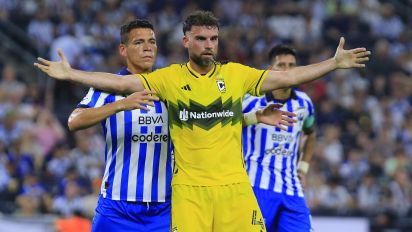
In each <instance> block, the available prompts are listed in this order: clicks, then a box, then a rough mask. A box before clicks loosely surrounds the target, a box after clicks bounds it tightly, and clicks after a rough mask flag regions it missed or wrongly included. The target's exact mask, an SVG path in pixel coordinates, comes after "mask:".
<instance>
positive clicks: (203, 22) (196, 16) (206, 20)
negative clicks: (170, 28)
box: [183, 10, 219, 34]
mask: <svg viewBox="0 0 412 232" xmlns="http://www.w3.org/2000/svg"><path fill="white" fill-rule="evenodd" d="M192 26H214V27H217V29H219V21H218V19H217V18H216V17H215V16H214V15H213V13H212V12H210V11H201V10H199V11H195V12H194V13H193V14H190V15H189V16H188V17H187V18H186V20H185V21H184V22H183V34H186V32H187V31H190V30H191V29H192Z"/></svg>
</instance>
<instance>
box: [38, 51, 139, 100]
mask: <svg viewBox="0 0 412 232" xmlns="http://www.w3.org/2000/svg"><path fill="white" fill-rule="evenodd" d="M57 53H58V54H59V56H60V59H61V60H60V61H49V60H46V59H43V58H41V57H39V58H37V60H38V61H39V63H34V66H35V67H37V68H38V69H40V70H41V71H43V72H44V73H46V74H47V75H49V76H50V77H53V78H55V79H58V80H66V81H73V82H76V83H79V84H82V85H86V86H90V87H93V88H95V89H101V90H104V91H106V92H111V93H126V94H130V93H133V92H137V91H142V90H143V89H144V86H143V84H142V82H141V81H140V78H136V76H134V75H126V76H122V78H119V77H117V75H115V74H110V73H102V72H85V71H80V70H75V69H73V68H71V67H70V64H69V62H68V61H67V59H66V57H65V56H64V54H63V52H62V51H61V50H60V49H58V50H57Z"/></svg>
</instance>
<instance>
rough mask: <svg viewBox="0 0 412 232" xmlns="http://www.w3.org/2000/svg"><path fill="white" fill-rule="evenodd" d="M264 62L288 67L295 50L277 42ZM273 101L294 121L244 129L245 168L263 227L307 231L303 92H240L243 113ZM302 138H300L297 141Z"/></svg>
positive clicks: (307, 131) (308, 146)
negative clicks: (284, 125)
mask: <svg viewBox="0 0 412 232" xmlns="http://www.w3.org/2000/svg"><path fill="white" fill-rule="evenodd" d="M269 62H270V64H271V68H272V69H273V70H278V71H287V70H290V69H292V68H294V67H295V66H296V52H295V50H294V49H293V48H291V47H289V46H286V45H277V46H275V47H273V48H272V49H271V51H270V53H269ZM274 103H275V104H279V103H280V104H283V107H282V108H281V109H283V110H287V111H290V112H294V113H295V114H297V119H298V122H297V123H294V124H293V126H289V127H288V129H287V130H286V131H283V130H280V129H279V128H276V127H273V126H268V125H265V124H257V125H251V126H248V127H244V128H243V151H244V156H245V162H246V170H247V173H248V175H249V179H250V181H251V184H252V186H253V191H254V192H255V195H256V198H257V200H258V203H259V206H260V210H261V211H262V214H263V217H264V218H265V224H266V228H267V231H279V232H281V231H285V232H286V231H287V232H303V231H307V232H308V231H311V219H310V212H309V208H308V207H307V205H306V203H305V199H304V194H303V187H304V183H305V174H306V173H307V171H308V168H309V162H310V160H311V158H312V154H313V150H314V146H315V142H316V133H315V112H314V107H313V104H312V101H311V99H310V98H309V97H308V95H306V94H305V93H304V92H302V91H299V90H297V89H295V88H285V89H279V90H274V91H272V92H266V94H265V96H263V97H253V96H250V95H249V96H245V98H244V100H243V113H246V114H247V113H248V112H254V111H255V110H259V109H261V108H263V107H266V106H267V105H269V104H274ZM303 136H306V139H303V140H302V138H303ZM301 141H303V144H302V152H300V151H301V149H300V148H301V146H300V144H301ZM299 153H300V154H301V155H302V157H299V156H300V154H299ZM299 158H300V160H299ZM302 185H303V186H302Z"/></svg>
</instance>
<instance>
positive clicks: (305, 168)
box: [298, 160, 310, 174]
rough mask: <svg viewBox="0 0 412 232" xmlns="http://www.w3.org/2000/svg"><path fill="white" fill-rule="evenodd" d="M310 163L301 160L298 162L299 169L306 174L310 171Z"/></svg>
mask: <svg viewBox="0 0 412 232" xmlns="http://www.w3.org/2000/svg"><path fill="white" fill-rule="evenodd" d="M309 166H310V164H309V163H308V162H306V161H303V160H301V161H299V163H298V171H301V172H303V173H304V174H306V173H308V171H309Z"/></svg>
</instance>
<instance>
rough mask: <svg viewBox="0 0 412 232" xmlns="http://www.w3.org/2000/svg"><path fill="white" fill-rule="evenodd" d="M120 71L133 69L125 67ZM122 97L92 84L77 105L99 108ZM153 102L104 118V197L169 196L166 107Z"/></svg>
mask: <svg viewBox="0 0 412 232" xmlns="http://www.w3.org/2000/svg"><path fill="white" fill-rule="evenodd" d="M118 74H119V75H126V74H130V73H129V72H128V71H127V69H122V70H121V71H120V72H119V73H118ZM119 78H121V77H119ZM136 78H137V77H136ZM123 98H124V96H120V95H115V94H110V93H106V92H102V91H100V90H96V89H93V88H91V89H90V90H89V92H88V93H87V95H86V97H85V98H84V99H83V100H82V101H81V102H80V104H79V105H78V107H82V108H85V107H86V108H91V107H93V108H96V107H100V106H103V105H106V104H109V103H112V102H115V101H118V100H120V99H123ZM154 105H155V106H154V107H152V106H148V108H150V111H146V110H140V109H136V110H132V111H122V112H119V113H117V114H115V115H112V116H110V117H108V118H107V119H105V120H104V121H102V123H101V124H102V126H103V131H104V136H105V138H106V148H105V170H104V175H103V181H102V186H101V194H102V196H103V197H104V198H108V199H112V200H125V201H139V202H165V201H167V200H169V199H170V194H171V190H170V181H171V177H172V158H171V149H172V147H171V142H170V136H169V128H168V116H167V109H166V106H165V104H164V103H163V102H154Z"/></svg>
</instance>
